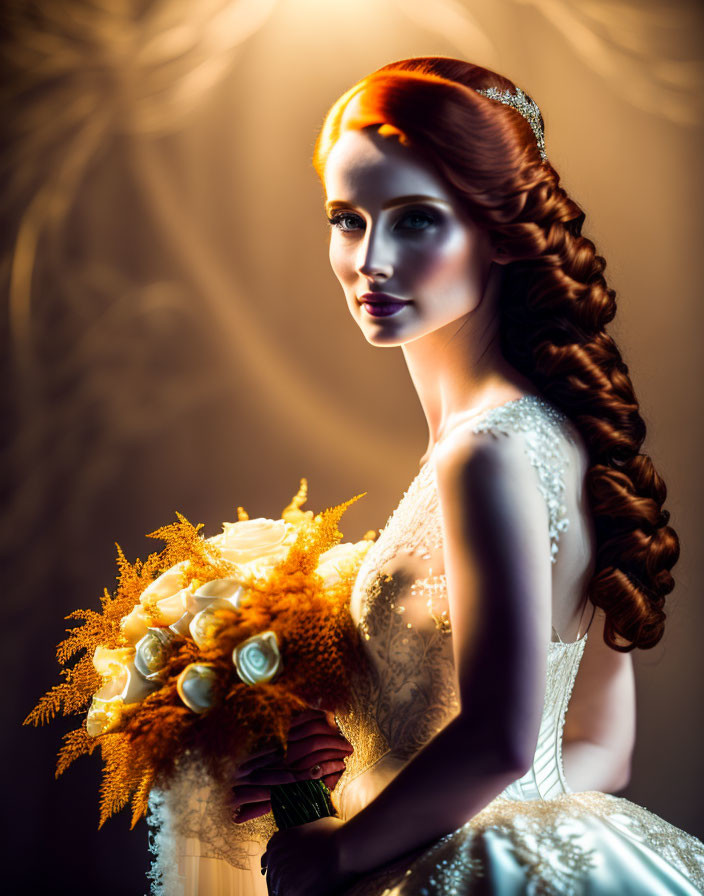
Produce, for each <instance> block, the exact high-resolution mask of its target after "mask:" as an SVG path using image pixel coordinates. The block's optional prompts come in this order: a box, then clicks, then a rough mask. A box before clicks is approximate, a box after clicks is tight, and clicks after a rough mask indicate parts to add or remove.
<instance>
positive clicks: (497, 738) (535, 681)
mask: <svg viewBox="0 0 704 896" xmlns="http://www.w3.org/2000/svg"><path fill="white" fill-rule="evenodd" d="M458 433H459V435H458ZM436 464H437V467H436V473H437V482H438V490H439V497H440V506H441V512H442V521H443V534H444V551H445V573H446V576H447V585H448V600H449V608H450V621H451V625H452V639H453V650H454V655H455V668H456V671H457V681H458V688H459V690H458V694H459V698H460V707H461V708H460V712H459V714H458V715H457V716H456V717H455V718H454V719H453V720H452V722H450V724H449V725H447V726H446V727H445V728H443V729H442V730H441V731H440V732H439V733H438V734H437V735H436V736H435V737H434V738H433V739H432V740H431V741H430V742H429V743H428V744H426V746H425V747H424V748H423V749H422V750H421V751H420V752H419V753H417V754H416V755H415V756H414V757H413V758H412V759H411V760H410V761H409V762H408V764H407V765H406V766H404V768H403V769H402V770H401V771H400V772H399V773H398V775H397V776H396V777H395V778H394V779H393V780H392V781H391V782H390V783H389V784H388V786H387V787H386V788H385V789H384V790H383V791H382V792H381V793H380V794H379V795H378V796H377V797H376V799H374V800H373V801H372V802H371V803H369V805H367V806H366V807H365V808H364V809H363V810H362V811H361V812H359V813H358V814H357V815H355V816H354V817H352V818H351V819H350V820H349V821H347V822H346V823H345V824H344V825H342V826H340V827H339V828H338V829H337V831H336V832H335V837H336V840H337V849H338V859H339V862H340V867H341V869H342V870H343V871H347V872H358V873H363V872H365V871H368V870H370V869H372V868H376V867H377V866H379V865H383V864H385V863H387V862H388V861H391V860H393V859H395V858H397V857H399V856H400V855H402V854H404V853H406V852H408V851H410V850H412V849H414V848H417V847H421V846H423V845H424V844H426V843H429V842H431V841H433V840H436V839H437V838H439V837H441V836H443V835H444V834H447V833H449V832H450V831H453V830H456V829H457V828H458V827H461V826H462V825H463V824H464V823H465V822H466V821H467V820H469V819H470V818H471V817H472V816H473V815H475V814H476V813H477V812H478V811H480V810H481V809H482V808H484V806H486V805H487V804H488V803H489V802H491V800H492V799H493V798H494V797H495V796H497V795H498V794H499V793H500V792H501V791H502V790H503V789H504V787H506V786H507V785H508V784H509V783H510V782H511V781H513V780H515V779H516V778H517V777H520V776H521V775H522V774H524V773H525V771H526V770H527V768H528V767H529V766H530V763H531V761H532V757H533V754H534V751H535V746H536V743H537V738H538V728H539V725H540V716H541V711H542V702H543V698H544V692H545V674H546V662H547V660H546V652H547V651H546V645H547V643H548V641H549V640H550V614H551V606H550V601H551V565H550V546H549V537H548V517H547V508H546V506H545V501H544V499H543V497H542V495H541V494H540V492H539V491H538V488H537V482H536V478H535V470H534V469H533V468H532V466H531V465H530V462H529V460H528V458H527V457H526V456H525V452H524V448H523V445H522V442H521V440H520V439H513V438H511V437H506V436H501V437H499V438H494V437H492V436H491V434H470V435H467V434H464V435H462V434H461V430H457V431H456V432H455V433H453V435H452V436H451V437H450V438H449V439H448V441H447V443H446V444H445V445H444V446H443V450H442V453H441V454H439V456H438V457H437V460H436Z"/></svg>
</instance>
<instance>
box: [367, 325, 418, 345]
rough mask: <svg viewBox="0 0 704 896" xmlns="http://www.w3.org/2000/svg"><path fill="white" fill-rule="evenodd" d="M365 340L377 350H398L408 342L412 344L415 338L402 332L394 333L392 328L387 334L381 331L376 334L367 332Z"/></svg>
mask: <svg viewBox="0 0 704 896" xmlns="http://www.w3.org/2000/svg"><path fill="white" fill-rule="evenodd" d="M364 338H365V339H366V340H367V342H368V343H369V345H374V346H376V347H377V348H396V347H398V346H399V345H404V344H405V343H406V342H411V341H412V339H414V338H415V337H414V336H408V334H405V333H402V332H396V333H392V332H391V328H389V330H388V332H386V333H383V332H381V331H380V330H379V331H377V332H376V333H368V332H366V331H365V332H364Z"/></svg>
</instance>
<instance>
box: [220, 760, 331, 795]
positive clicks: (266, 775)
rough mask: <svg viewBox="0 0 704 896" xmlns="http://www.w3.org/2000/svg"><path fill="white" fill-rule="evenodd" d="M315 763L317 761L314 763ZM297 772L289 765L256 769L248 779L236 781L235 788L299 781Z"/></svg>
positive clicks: (268, 785) (269, 785) (270, 785)
mask: <svg viewBox="0 0 704 896" xmlns="http://www.w3.org/2000/svg"><path fill="white" fill-rule="evenodd" d="M313 764H315V763H313ZM297 780H298V778H297V776H296V772H295V771H294V770H293V769H290V768H288V767H286V768H281V767H278V768H277V767H274V766H272V767H271V768H262V769H255V770H254V771H253V772H250V773H249V775H248V776H247V778H246V779H241V780H239V781H238V782H237V783H236V786H235V789H236V790H237V789H239V788H240V787H242V786H247V785H263V786H265V787H272V786H273V785H274V784H291V783H292V782H293V781H297Z"/></svg>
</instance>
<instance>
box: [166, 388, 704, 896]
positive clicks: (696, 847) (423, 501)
mask: <svg viewBox="0 0 704 896" xmlns="http://www.w3.org/2000/svg"><path fill="white" fill-rule="evenodd" d="M472 430H473V431H475V432H480V431H481V432H491V433H493V434H494V435H495V436H496V437H502V436H507V437H511V438H516V439H520V440H522V444H523V446H524V449H525V451H526V453H527V455H528V457H529V458H530V461H531V463H532V464H533V466H534V468H535V471H536V485H537V487H538V489H539V491H540V492H541V494H542V495H543V497H544V498H545V501H546V503H547V509H548V519H549V536H550V549H551V558H552V561H553V591H554V600H553V607H554V606H556V603H555V600H558V601H559V600H560V599H566V597H568V596H569V595H563V594H562V593H561V592H562V591H564V590H565V589H567V588H569V587H572V588H574V585H575V581H576V580H575V578H574V575H572V576H571V574H570V569H569V565H570V563H574V562H575V561H574V558H575V557H579V555H580V539H581V540H582V542H583V540H584V537H585V536H584V530H583V529H582V528H580V526H579V525H578V523H579V521H580V514H582V515H583V512H584V511H583V506H584V505H583V496H582V483H581V482H579V481H578V478H579V477H578V476H577V474H576V470H577V468H578V466H579V464H578V454H577V451H578V448H577V446H576V442H575V439H574V431H573V429H572V427H571V424H569V422H568V421H567V419H566V418H565V417H564V416H563V415H562V414H561V413H560V412H559V411H558V410H557V409H556V408H554V407H553V406H552V405H551V404H550V403H548V402H547V401H546V400H545V399H542V398H539V397H535V396H524V397H523V398H520V399H517V400H513V401H509V402H507V403H505V404H503V405H500V406H499V407H497V408H493V409H490V410H489V411H485V412H483V413H482V414H480V415H477V416H475V417H473V418H472ZM517 497H519V496H517ZM580 508H582V509H581V510H580ZM573 520H574V523H572V521H573ZM571 523H572V525H570V524H571ZM442 544H443V538H442V527H441V520H440V509H439V504H438V495H437V487H436V482H435V476H434V467H433V464H432V462H431V461H429V462H426V463H425V464H424V465H423V466H422V467H421V469H420V471H419V472H418V474H417V475H416V477H415V478H414V479H413V481H412V482H411V484H410V486H409V487H408V489H407V490H406V492H404V494H403V497H402V498H401V501H400V502H399V504H398V506H397V508H396V509H395V510H394V512H393V513H392V514H391V516H390V517H389V519H388V521H387V523H386V526H385V527H384V529H383V530H382V532H381V535H380V537H379V538H378V539H377V541H376V542H375V543H374V544H373V545H372V547H371V549H370V550H369V551H368V553H367V555H366V557H365V560H364V563H363V565H362V567H361V569H360V571H359V575H358V576H357V580H356V583H355V588H354V591H353V594H352V601H351V611H352V615H353V618H354V619H355V621H356V622H357V625H358V628H359V631H360V634H361V638H362V644H363V646H364V648H365V655H366V658H367V660H368V668H367V669H366V670H365V671H364V673H360V674H359V675H358V676H357V679H356V682H355V702H354V707H353V709H352V711H351V712H349V713H346V714H344V715H338V717H337V721H338V724H339V726H340V729H341V730H342V732H343V734H344V735H345V736H346V737H347V739H348V740H349V741H350V743H351V744H352V746H353V747H354V752H353V753H352V754H351V755H350V756H349V757H348V759H347V761H346V769H345V772H344V773H343V775H342V776H341V778H340V780H339V781H338V784H337V786H336V788H335V790H334V791H333V794H332V799H333V804H334V805H335V808H336V809H337V811H338V813H339V815H340V817H341V818H343V819H345V820H347V819H349V818H351V817H352V816H353V815H355V814H356V813H357V812H359V811H361V809H363V808H364V807H365V806H366V805H367V804H368V803H369V802H371V801H372V800H373V799H374V798H375V797H376V796H377V795H378V794H379V792H380V791H381V790H383V788H384V787H385V786H386V785H387V784H388V783H389V781H390V780H391V779H392V778H393V777H394V776H395V775H396V774H397V773H398V772H399V771H400V769H401V768H403V766H404V765H405V764H406V763H407V762H408V761H409V760H410V759H411V758H412V757H413V756H414V755H415V754H416V753H417V752H418V751H419V750H421V749H422V748H423V746H424V745H425V744H426V743H427V742H428V741H429V740H430V739H431V738H432V737H433V736H434V735H435V734H436V733H437V732H438V731H439V730H440V729H442V728H443V727H445V725H447V724H448V723H449V721H450V720H451V719H452V718H453V717H454V716H455V715H456V714H457V711H458V707H459V705H458V700H457V694H456V688H455V681H456V678H455V673H454V661H453V653H452V631H451V625H450V620H449V615H448V601H447V589H446V580H445V575H444V573H443V572H442V569H443V562H442ZM558 549H559V552H558ZM581 549H582V556H584V545H583V543H582V545H581ZM558 554H559V558H560V559H563V557H566V558H567V560H565V561H564V562H563V564H560V563H558V562H557V561H558ZM557 605H559V604H557ZM553 632H554V634H555V636H556V637H557V639H556V640H552V641H550V642H549V643H548V644H546V651H547V680H546V690H545V698H544V704H543V712H542V719H541V725H540V733H539V737H538V744H537V748H536V751H535V756H534V759H533V763H532V765H531V768H530V769H529V771H528V772H527V773H526V774H525V775H523V777H521V778H520V779H518V780H516V781H514V782H513V783H512V784H510V785H509V786H508V787H507V788H506V789H505V790H504V791H503V792H502V793H501V794H500V795H499V796H497V797H496V798H495V799H494V800H492V802H491V803H489V805H488V806H486V807H485V808H484V809H483V810H482V811H481V812H479V813H478V814H477V815H475V816H474V817H473V818H471V819H469V820H468V821H467V822H466V823H465V825H463V826H462V827H460V828H459V829H458V830H456V831H453V832H452V833H450V834H447V835H446V836H444V837H442V838H440V839H439V840H438V841H437V842H436V843H435V844H433V845H432V846H431V847H423V848H421V849H418V850H414V851H412V852H411V853H409V854H408V855H406V856H404V857H402V858H400V859H398V860H396V861H394V862H393V863H391V864H389V865H388V866H385V867H384V868H383V869H378V870H376V871H374V872H370V873H368V874H366V875H365V876H364V877H363V878H361V879H359V880H358V881H356V882H355V884H354V885H353V886H352V887H351V888H348V890H347V891H346V892H345V894H344V896H450V894H457V896H469V894H492V896H513V894H516V896H518V894H536V896H537V894H540V896H572V894H574V896H577V894H580V896H582V894H584V896H606V894H617V893H618V894H633V896H636V894H637V896H646V894H648V896H655V894H657V896H661V894H662V896H665V894H682V896H685V894H686V896H694V894H697V893H704V844H702V843H701V842H700V841H699V840H697V839H696V838H695V837H692V836H690V835H689V834H687V833H685V832H684V831H681V830H679V829H678V828H676V827H674V826H673V825H671V824H668V823H667V822H666V821H664V820H663V819H661V818H660V817H658V816H657V815H655V814H653V813H652V812H649V811H648V810H647V809H644V808H643V807H641V806H638V805H636V804H635V803H632V802H630V801H629V800H626V799H624V798H620V797H615V796H613V795H610V794H605V793H600V792H597V791H588V792H582V793H573V792H572V791H571V790H570V787H569V785H568V784H567V781H566V780H565V775H564V771H563V766H562V730H563V725H564V720H565V714H566V711H567V705H568V702H569V698H570V695H571V692H572V688H573V685H574V681H575V678H576V676H577V672H578V669H579V663H580V660H581V657H582V653H583V651H584V648H585V645H586V641H587V637H588V633H587V632H585V633H584V634H583V635H582V636H581V637H578V638H577V639H576V640H574V641H567V642H563V641H562V640H561V639H560V638H559V636H558V635H557V632H556V631H555V629H553ZM150 814H151V822H152V824H153V825H154V827H155V829H156V835H155V841H156V842H155V844H154V847H153V848H154V850H155V851H156V854H157V858H156V861H155V863H154V865H153V872H152V873H153V875H154V876H155V878H156V881H155V883H154V885H153V889H152V892H153V893H154V894H155V896H160V894H165V896H266V893H267V889H266V881H265V879H264V878H263V877H262V875H261V873H260V871H259V867H260V863H259V860H260V857H261V854H262V853H263V852H264V849H265V847H266V841H267V839H268V838H269V836H270V835H271V833H273V831H274V830H275V829H276V828H275V826H274V823H273V820H272V817H271V815H268V816H265V817H263V818H260V819H254V820H253V821H252V822H248V823H246V824H244V825H234V824H233V823H232V822H231V821H229V818H228V816H227V814H226V812H225V811H224V809H223V806H222V803H221V802H220V798H219V795H218V794H217V793H216V792H215V791H214V788H212V787H210V786H209V785H208V782H207V780H206V779H205V778H204V777H203V776H202V774H199V773H198V772H197V771H195V770H190V772H189V773H184V776H183V779H182V782H181V784H179V785H176V786H175V787H174V788H173V789H171V790H170V791H169V792H168V793H166V794H153V799H152V807H151V813H150ZM187 835H190V836H187ZM159 880H161V881H162V884H161V885H159V883H158V881H159Z"/></svg>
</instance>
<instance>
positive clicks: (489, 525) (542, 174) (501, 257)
mask: <svg viewBox="0 0 704 896" xmlns="http://www.w3.org/2000/svg"><path fill="white" fill-rule="evenodd" d="M314 165H315V168H316V171H317V173H318V175H319V176H320V179H321V182H322V184H323V187H324V190H325V194H326V199H327V203H326V210H327V214H328V217H329V220H330V223H331V226H332V229H331V241H330V261H331V264H332V267H333V270H334V272H335V274H336V276H337V278H338V280H339V281H340V284H341V286H342V288H343V291H344V294H345V298H346V301H347V304H348V307H349V310H350V313H351V315H352V317H353V319H354V320H355V322H356V323H357V325H358V326H359V327H360V329H361V330H362V333H363V335H364V337H365V338H366V339H367V340H368V341H369V342H370V343H371V344H373V345H378V346H401V348H402V350H403V353H404V357H405V359H406V362H407V364H408V369H409V373H410V375H411V378H412V381H413V384H414V386H415V388H416V391H417V392H418V396H419V399H420V401H421V404H422V407H423V410H424V412H425V415H426V419H427V422H428V428H429V442H428V446H427V450H426V452H425V454H424V456H423V458H422V459H421V466H420V470H419V472H418V474H417V475H416V477H415V478H414V479H413V481H412V482H411V484H410V485H409V487H408V489H407V491H406V492H405V493H404V495H403V497H402V499H401V501H400V503H399V505H398V507H397V508H396V510H395V511H394V512H393V514H392V515H391V516H390V518H389V520H388V522H387V524H386V526H385V528H384V529H383V531H382V533H381V535H380V537H379V539H378V540H377V541H376V542H375V543H374V545H373V546H372V549H371V550H370V551H369V552H368V553H367V556H366V558H365V561H364V564H363V566H362V568H361V570H360V573H359V575H358V577H357V581H356V584H355V589H354V593H353V596H352V605H351V609H352V614H353V616H354V618H355V620H356V621H357V622H358V626H359V630H360V633H361V634H362V642H363V644H364V645H365V653H366V655H367V658H368V660H369V664H368V670H367V674H365V675H360V676H359V678H358V681H357V689H356V700H355V706H354V708H353V710H352V712H350V713H349V715H347V716H345V717H340V718H338V719H337V721H338V722H339V725H340V728H341V729H342V734H343V735H345V737H346V739H347V740H348V741H349V742H350V743H351V745H352V747H353V752H352V753H351V755H350V756H349V757H348V758H347V760H346V763H345V767H344V772H343V773H342V776H341V777H339V772H340V770H341V765H342V763H341V761H340V757H341V755H342V753H341V752H340V751H341V749H342V748H343V747H344V742H342V743H341V742H340V740H339V735H338V736H337V739H336V740H335V739H334V738H335V734H334V728H332V727H330V726H329V721H325V720H323V719H322V718H321V717H320V716H318V717H317V718H312V717H307V718H303V719H302V720H299V721H298V722H297V725H296V726H294V727H293V728H292V732H291V742H292V743H293V741H294V740H295V739H296V736H297V735H296V734H295V732H299V733H300V732H304V733H305V735H306V737H307V738H308V739H307V740H306V739H305V738H304V737H300V738H299V739H300V741H301V743H300V744H299V747H300V749H298V752H297V753H295V754H294V755H295V760H296V761H297V762H298V763H299V766H300V767H299V770H298V771H297V772H296V774H304V775H305V774H327V775H329V776H330V781H331V783H333V784H336V786H335V789H334V791H333V801H334V802H335V805H336V808H337V809H338V812H339V816H340V817H339V818H327V819H322V820H320V821H316V822H313V823H310V824H307V825H303V826H301V827H298V828H293V829H290V830H286V831H279V832H276V833H274V835H273V836H272V837H271V838H270V839H269V842H268V846H267V848H266V851H265V852H264V854H263V855H262V871H264V870H266V890H264V889H263V888H258V887H257V885H256V884H255V883H254V882H253V881H250V882H249V883H246V884H245V883H243V884H242V887H241V888H240V889H239V890H236V889H234V886H233V889H232V890H231V892H240V893H243V892H248V893H255V892H268V893H270V894H273V896H304V894H305V896H332V894H343V893H344V894H345V896H382V894H384V896H392V894H393V896H415V894H437V896H440V894H449V893H458V894H470V893H471V894H473V893H492V894H502V896H503V894H509V893H510V894H513V893H516V894H518V893H525V892H535V893H541V894H553V893H554V894H563V893H596V894H606V893H616V892H622V891H625V892H629V893H637V894H651V893H678V894H694V893H699V892H704V844H702V843H701V842H700V841H698V840H696V839H695V838H693V837H691V836H689V835H688V834H686V833H684V832H682V831H680V830H678V829H677V828H675V827H673V826H671V825H669V824H668V823H667V822H665V821H663V820H662V819H660V818H658V817H657V816H656V815H653V814H652V813H650V812H648V811H647V810H646V809H643V808H641V807H639V806H636V805H635V804H633V803H631V802H629V801H627V800H625V799H622V798H618V797H615V796H612V795H610V793H609V791H618V790H620V789H621V788H622V787H623V786H624V785H625V783H626V782H627V780H628V775H629V765H630V757H631V752H632V749H633V737H634V703H635V701H634V692H633V672H632V663H631V653H630V651H631V650H633V649H634V648H637V647H639V648H648V647H652V646H653V645H654V644H656V643H657V642H658V641H659V639H660V638H661V637H662V634H663V626H664V619H665V613H664V609H663V605H664V600H665V597H666V595H667V594H668V593H669V592H670V591H671V590H672V587H673V579H672V576H671V575H670V569H671V568H672V566H673V565H674V563H675V562H676V560H677V557H678V552H679V545H678V540H677V536H676V534H675V532H674V531H673V529H672V528H670V527H669V526H668V525H667V523H668V513H667V511H666V510H663V501H664V498H665V486H664V483H663V482H662V480H661V478H660V477H659V476H658V474H657V473H656V471H655V469H654V468H653V465H652V463H651V461H650V459H649V458H648V457H647V456H646V455H644V454H642V453H640V447H641V445H642V442H643V439H644V436H645V426H644V423H643V420H642V418H641V417H640V415H639V413H638V404H637V401H636V399H635V397H634V393H633V387H632V385H631V382H630V379H629V377H628V370H627V367H626V365H625V364H624V363H623V361H622V360H621V356H620V354H619V352H618V349H617V347H616V346H615V344H614V343H613V341H612V340H611V339H610V337H609V336H607V335H606V333H605V332H604V327H605V326H606V324H607V323H608V322H609V321H610V320H611V319H612V318H613V316H614V312H615V303H614V291H613V290H610V289H608V288H607V286H606V283H605V281H604V278H603V277H602V271H603V269H604V265H605V262H604V259H603V258H602V257H600V256H598V255H596V254H595V247H594V245H593V243H592V242H591V241H590V240H588V239H586V238H585V237H582V236H581V235H580V230H581V226H582V223H583V220H584V214H583V213H582V212H581V210H580V209H579V208H578V206H577V205H576V204H575V203H574V202H573V201H572V200H570V199H569V198H568V196H567V195H566V193H565V191H564V190H563V189H562V188H561V187H560V186H559V185H558V181H559V178H558V175H557V174H556V172H555V171H554V169H553V168H552V167H551V165H550V163H549V161H548V159H547V155H546V152H545V144H544V134H543V121H542V117H541V116H540V113H539V111H538V109H537V106H535V104H534V103H533V102H532V100H531V99H530V98H529V97H526V96H525V95H524V94H522V93H521V92H520V91H519V90H518V88H516V87H515V85H514V84H512V82H510V81H509V80H508V79H506V78H503V77H501V76H499V75H497V74H495V73H493V72H490V71H488V70H486V69H482V68H479V67H478V66H473V65H470V64H468V63H465V62H463V61H461V60H455V59H449V58H444V57H420V58H413V59H407V60H402V61H399V62H395V63H391V64H389V65H387V66H384V67H383V68H381V69H379V70H378V71H377V72H374V73H373V74H372V75H370V76H369V77H368V78H365V79H363V80H362V81H361V82H359V84H357V85H355V86H354V87H353V88H351V89H350V90H349V91H347V92H346V93H345V94H344V95H343V96H342V97H341V98H340V99H339V100H338V101H337V102H336V103H335V104H334V105H333V106H332V108H331V110H330V111H329V113H328V115H327V117H326V119H325V122H324V124H323V127H322V130H321V132H320V134H319V135H318V140H317V143H316V147H315V155H314ZM578 672H579V674H577V673H578ZM568 701H569V709H568ZM305 726H308V727H307V728H306V727H305ZM316 726H317V727H316ZM313 729H315V730H313ZM326 737H329V738H331V740H330V741H327V742H326V743H322V742H321V740H320V739H321V738H322V739H323V741H324V740H325V738H326ZM324 747H327V748H328V749H329V751H330V752H328V753H324ZM307 750H308V752H307ZM335 751H337V753H335ZM323 757H324V758H323ZM314 759H317V760H320V761H317V762H316V765H317V768H314V770H313V771H312V772H311V771H308V770H309V769H310V768H311V762H312V760H314ZM326 761H327V762H329V763H337V764H336V765H329V766H327V767H323V763H324V762H326ZM301 770H302V771H301ZM288 773H289V774H290V773H291V772H290V769H289V770H288ZM277 775H281V770H280V769H279V770H277V768H276V757H274V756H273V755H270V756H267V755H262V756H259V757H256V758H253V760H252V763H251V765H250V766H249V768H247V767H244V768H242V769H241V770H240V777H239V779H238V780H237V781H236V782H235V784H236V786H235V790H234V794H235V797H234V800H235V804H236V808H237V809H238V810H239V817H240V819H242V818H246V819H247V821H246V824H245V825H242V828H246V827H247V824H250V825H251V824H252V823H253V822H252V821H251V819H252V818H253V816H254V815H256V814H257V813H261V812H262V811H266V809H267V808H268V803H267V784H268V783H270V782H273V781H276V780H281V777H277ZM338 777H339V780H337V779H338ZM257 801H258V802H257ZM262 817H264V816H262ZM258 820H260V819H258ZM238 828H239V826H238V825H233V826H232V831H233V834H232V836H233V837H234V838H237V837H242V836H244V835H243V833H242V832H240V831H239V829H238ZM250 833H251V829H250ZM253 854H254V853H253ZM263 883H264V882H263V881H262V884H263ZM228 886H229V884H228ZM202 892H205V890H203V891H202ZM208 892H216V891H215V890H209V891H208ZM217 892H221V893H225V892H230V890H226V889H225V888H224V886H223V887H222V888H221V889H220V890H218V891H217Z"/></svg>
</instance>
